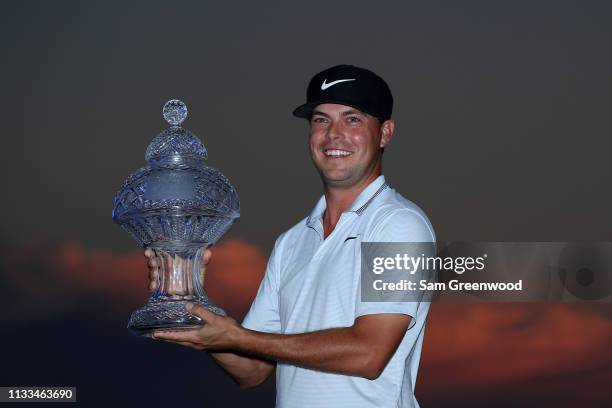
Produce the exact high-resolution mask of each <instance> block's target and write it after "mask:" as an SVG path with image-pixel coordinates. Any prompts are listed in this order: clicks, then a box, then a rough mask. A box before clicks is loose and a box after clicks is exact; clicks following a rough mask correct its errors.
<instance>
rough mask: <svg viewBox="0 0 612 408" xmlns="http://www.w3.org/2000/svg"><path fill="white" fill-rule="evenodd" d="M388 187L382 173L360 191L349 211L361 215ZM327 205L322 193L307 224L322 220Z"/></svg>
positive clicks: (311, 224)
mask: <svg viewBox="0 0 612 408" xmlns="http://www.w3.org/2000/svg"><path fill="white" fill-rule="evenodd" d="M387 187H388V184H387V183H386V182H385V176H383V175H382V174H381V175H380V176H378V177H377V178H376V179H375V180H374V181H372V182H371V183H370V184H368V186H367V187H366V188H365V189H363V191H362V192H361V193H359V195H358V196H357V198H356V199H355V201H353V204H352V205H351V208H349V210H348V211H347V212H354V213H356V214H357V215H361V214H362V213H363V211H365V209H366V208H367V206H368V205H370V203H371V202H372V200H374V198H376V196H378V195H379V194H380V193H381V192H382V191H383V190H384V189H386V188H387ZM326 207H327V204H326V202H325V195H322V196H321V198H319V201H318V202H317V204H316V205H315V207H314V208H313V209H312V211H311V212H310V214H309V215H308V219H307V220H306V225H308V226H309V227H312V226H313V224H314V223H315V222H316V221H317V220H320V219H321V218H322V217H323V212H324V211H325V208H326Z"/></svg>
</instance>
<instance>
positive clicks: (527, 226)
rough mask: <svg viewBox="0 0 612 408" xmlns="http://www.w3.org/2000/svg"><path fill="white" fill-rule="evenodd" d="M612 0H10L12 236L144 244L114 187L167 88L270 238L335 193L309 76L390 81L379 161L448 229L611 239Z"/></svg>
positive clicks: (5, 44)
mask: <svg viewBox="0 0 612 408" xmlns="http://www.w3.org/2000/svg"><path fill="white" fill-rule="evenodd" d="M610 11H611V6H610V4H609V3H607V2H589V1H580V2H579V1H574V2H566V1H512V2H499V1H495V2H491V1H462V2H456V1H428V2H415V1H407V2H396V1H394V2H387V1H379V2H371V1H370V2H364V1H350V2H324V1H310V2H281V1H277V2H265V1H257V2H240V3H238V2H225V3H223V2H172V3H171V2H77V1H70V2H68V1H64V2H59V1H56V2H34V1H30V2H3V3H2V12H1V13H0V21H1V26H0V47H1V49H2V64H1V67H0V70H1V72H0V78H1V79H0V80H1V81H2V91H3V97H2V98H1V100H0V114H1V115H2V125H3V134H4V136H3V147H4V149H3V152H4V154H3V157H2V160H1V164H0V165H1V166H2V167H1V171H2V184H3V187H4V188H3V191H4V194H3V200H2V201H1V202H2V204H1V205H2V207H1V208H0V214H1V215H0V216H1V217H2V222H1V226H0V237H1V239H2V240H4V241H8V242H15V243H20V242H24V241H29V240H32V239H35V240H43V241H51V242H62V241H75V240H76V241H80V242H82V243H84V244H85V245H87V246H90V247H99V248H104V249H113V250H129V249H133V248H134V243H133V242H132V241H131V238H129V237H128V236H127V234H125V233H124V232H123V231H121V230H120V229H119V228H118V227H117V226H116V225H114V224H113V223H112V221H111V218H110V214H111V208H112V198H113V196H114V193H115V191H116V190H117V188H118V187H119V186H120V184H121V182H122V181H123V179H124V178H125V177H126V176H127V175H128V174H129V173H130V172H131V171H133V170H135V169H136V168H138V167H139V166H141V165H142V164H143V163H144V158H143V156H144V151H145V148H146V146H147V144H148V143H149V141H150V140H151V139H152V138H153V137H154V136H155V135H156V134H157V133H158V132H160V131H161V130H163V128H164V124H165V123H164V121H163V119H162V118H161V115H160V110H161V106H162V105H163V103H164V102H165V101H166V100H168V99H170V98H180V99H182V100H184V101H185V102H186V103H187V104H188V107H189V110H190V116H189V118H188V119H187V121H186V122H185V123H184V126H185V127H186V128H188V129H190V130H192V131H193V132H194V133H195V134H196V135H198V136H199V137H200V138H201V139H202V140H203V142H204V143H205V145H206V146H207V148H208V150H209V155H210V160H209V163H210V164H211V165H213V166H215V167H218V168H219V169H221V170H222V171H223V172H224V173H225V174H226V175H227V176H228V177H229V178H230V180H231V181H232V182H233V183H234V184H235V185H236V187H237V189H238V192H239V194H240V198H241V202H242V218H241V220H240V221H239V222H238V224H236V225H235V226H234V227H233V228H232V229H231V230H230V231H229V232H228V234H227V235H226V236H232V237H239V238H243V239H246V240H247V241H249V242H252V243H256V244H257V245H259V246H260V247H261V248H262V249H263V250H264V251H267V250H268V249H269V248H270V247H271V245H272V243H273V241H274V239H275V237H276V236H277V235H278V234H279V233H280V232H282V231H284V230H285V229H287V228H288V227H290V226H291V225H293V224H294V223H295V222H297V221H298V220H299V219H300V218H302V217H303V216H305V215H306V214H307V212H308V211H309V210H310V208H311V207H312V206H313V205H314V203H315V201H316V199H317V198H318V196H319V195H320V194H321V188H320V181H319V179H318V175H317V173H316V172H315V170H314V168H313V166H312V165H311V163H310V159H309V156H308V152H307V132H308V129H307V124H306V122H305V121H303V120H299V119H296V118H293V117H292V116H291V111H292V109H293V108H294V107H295V106H297V105H298V104H300V103H302V102H303V100H304V98H305V89H306V85H307V83H308V80H309V79H310V77H311V76H312V75H313V74H314V73H316V72H318V71H319V70H321V69H323V68H326V67H329V66H331V65H335V64H338V63H350V64H355V65H361V66H364V67H367V68H370V69H372V70H374V71H376V72H377V73H379V74H380V75H381V76H383V77H384V78H386V80H387V81H388V82H389V84H390V86H391V88H392V90H393V92H394V96H395V100H396V105H395V110H394V118H395V119H396V122H397V132H396V135H395V139H394V141H393V142H392V145H391V146H390V148H389V149H388V150H387V152H386V153H385V156H386V157H385V166H384V173H385V174H386V176H387V178H388V179H389V180H390V182H391V184H392V185H393V186H394V187H395V188H396V189H397V190H399V191H400V192H401V193H403V195H404V196H406V197H408V198H410V199H412V200H413V201H415V202H416V203H418V204H419V205H420V206H421V207H422V208H423V209H424V210H425V211H426V212H427V213H428V214H429V216H430V218H431V220H432V222H433V224H434V226H435V228H436V231H437V233H438V235H439V237H440V238H442V239H454V240H489V241H491V240H563V241H565V240H604V239H608V240H612V231H611V229H610V225H612V215H611V214H610V211H609V208H610V202H611V198H612V192H611V190H610V189H609V188H608V187H607V186H608V185H609V180H608V179H609V174H610V171H609V168H610V165H609V161H608V160H607V159H608V158H609V156H610V153H609V152H610V148H611V147H612V143H611V142H610V134H611V133H612V132H611V130H612V126H611V125H610V120H609V116H610V115H609V111H610V107H611V103H610V95H611V94H612V79H611V76H610V72H612V54H610V52H609V49H610V44H611V43H612V42H611V40H612V33H611V31H610V30H609V23H610V21H611V17H612V16H611V13H610Z"/></svg>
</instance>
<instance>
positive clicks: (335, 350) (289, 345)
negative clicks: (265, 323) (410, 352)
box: [234, 327, 384, 379]
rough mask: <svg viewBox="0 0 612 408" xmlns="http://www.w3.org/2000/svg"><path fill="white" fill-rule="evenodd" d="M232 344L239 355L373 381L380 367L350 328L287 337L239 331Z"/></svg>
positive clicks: (369, 350)
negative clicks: (241, 353) (250, 355)
mask: <svg viewBox="0 0 612 408" xmlns="http://www.w3.org/2000/svg"><path fill="white" fill-rule="evenodd" d="M234 342H235V349H236V350H239V351H241V352H245V353H249V354H255V355H259V356H262V357H265V358H269V359H271V360H276V361H285V362H289V363H291V364H294V365H300V366H303V367H308V368H312V369H316V370H322V371H328V372H335V373H340V374H348V375H356V376H360V377H366V378H370V379H373V378H376V377H378V375H379V374H380V371H382V369H383V368H384V366H383V367H381V366H380V362H379V361H378V360H377V359H375V358H374V356H375V354H376V353H374V352H373V350H372V349H371V347H372V345H370V344H369V343H368V342H367V341H364V339H363V338H362V336H360V335H359V333H356V332H355V331H354V330H352V328H350V327H347V328H337V329H328V330H321V331H316V332H310V333H301V334H288V335H284V334H271V333H261V332H256V331H252V330H247V329H242V330H241V331H240V334H239V335H238V336H236V338H235V339H234Z"/></svg>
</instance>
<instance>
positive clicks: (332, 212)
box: [323, 173, 380, 238]
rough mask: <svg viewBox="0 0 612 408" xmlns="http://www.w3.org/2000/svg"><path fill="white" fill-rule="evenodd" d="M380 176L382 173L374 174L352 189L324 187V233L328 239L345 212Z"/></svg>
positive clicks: (326, 185)
mask: <svg viewBox="0 0 612 408" xmlns="http://www.w3.org/2000/svg"><path fill="white" fill-rule="evenodd" d="M378 176H380V173H374V174H372V175H370V176H369V177H368V178H367V179H365V180H362V181H361V182H360V183H357V184H355V185H354V186H351V187H344V188H342V187H334V186H330V185H328V184H325V186H324V194H325V203H326V207H325V212H324V213H323V233H324V237H325V238H327V236H328V235H329V234H331V232H332V231H333V230H334V228H335V227H336V224H337V223H338V220H339V219H340V216H341V215H342V213H343V212H345V211H347V210H348V209H349V208H351V205H352V204H353V203H354V202H355V200H356V199H357V197H358V196H359V194H361V192H362V191H363V190H365V189H366V187H367V186H369V185H370V183H372V182H373V181H374V180H376V179H377V178H378Z"/></svg>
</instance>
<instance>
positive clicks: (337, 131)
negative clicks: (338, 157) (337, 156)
mask: <svg viewBox="0 0 612 408" xmlns="http://www.w3.org/2000/svg"><path fill="white" fill-rule="evenodd" d="M327 137H328V138H329V139H330V140H335V139H339V138H341V137H342V128H341V126H340V123H338V121H335V120H332V121H331V123H330V125H329V127H328V128H327Z"/></svg>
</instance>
